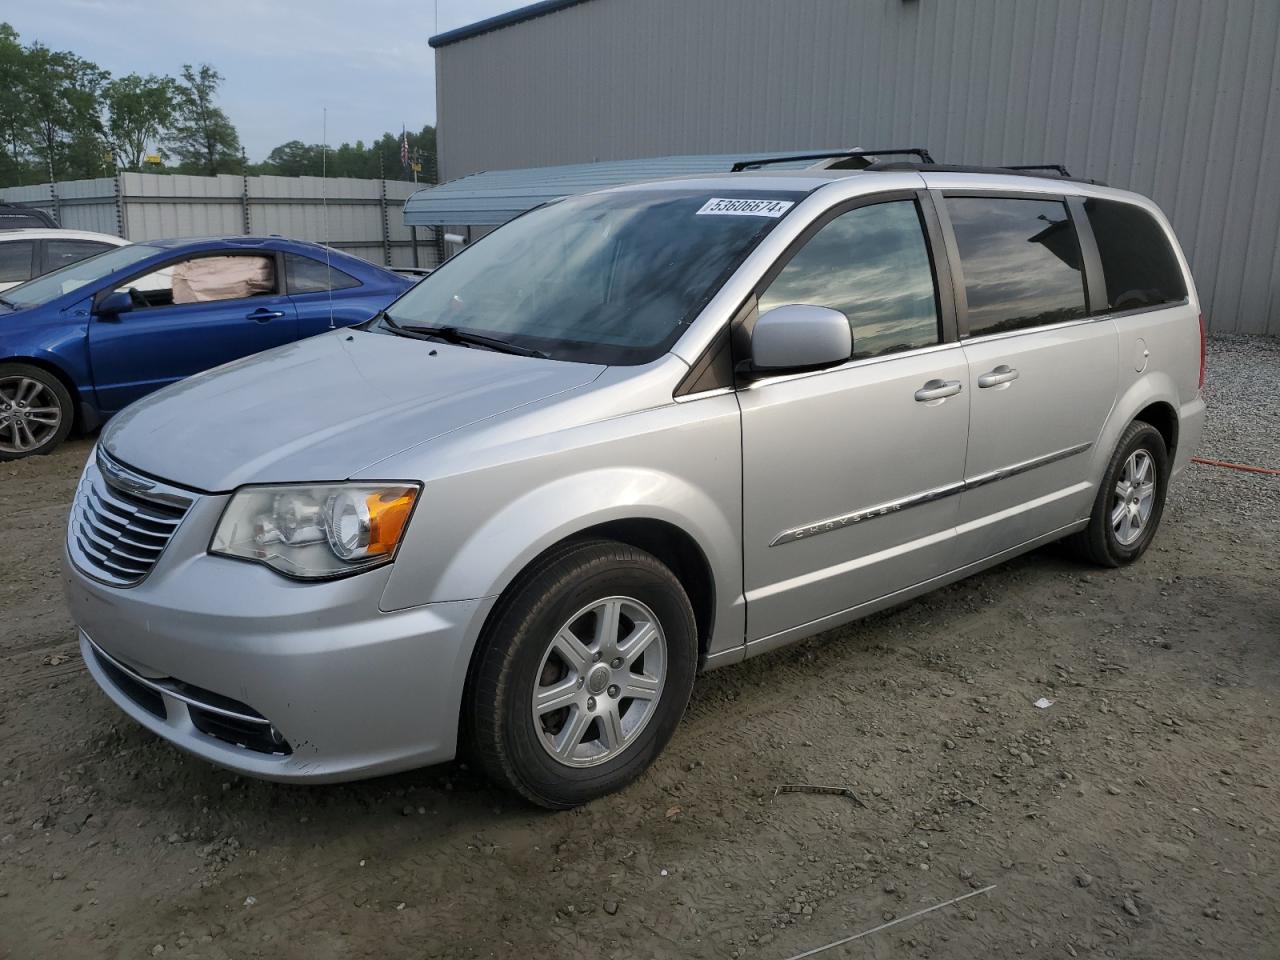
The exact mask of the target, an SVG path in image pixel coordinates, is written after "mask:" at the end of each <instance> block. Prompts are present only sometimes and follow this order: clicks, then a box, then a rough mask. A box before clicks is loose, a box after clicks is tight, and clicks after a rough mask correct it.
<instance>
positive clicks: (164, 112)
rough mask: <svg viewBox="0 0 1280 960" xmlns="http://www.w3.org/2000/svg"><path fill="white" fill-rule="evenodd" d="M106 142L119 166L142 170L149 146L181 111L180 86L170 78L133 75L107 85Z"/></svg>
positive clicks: (104, 93)
mask: <svg viewBox="0 0 1280 960" xmlns="http://www.w3.org/2000/svg"><path fill="white" fill-rule="evenodd" d="M103 100H104V101H105V105H106V110H107V139H108V141H109V142H110V145H111V153H112V155H113V156H114V157H115V162H116V166H117V167H119V168H120V169H122V170H140V169H141V168H142V164H143V161H144V160H145V159H146V156H147V146H148V144H154V143H156V142H158V141H159V139H160V136H161V134H162V133H164V132H165V131H166V130H168V129H169V126H170V124H172V123H173V119H174V117H175V116H176V114H177V111H178V85H177V83H175V82H174V80H173V79H172V78H170V77H157V76H155V74H150V75H148V76H145V77H143V76H139V75H138V74H136V73H130V74H128V75H127V76H123V77H118V78H117V79H115V80H112V81H111V82H110V83H108V84H107V86H106V88H105V90H104V91H103Z"/></svg>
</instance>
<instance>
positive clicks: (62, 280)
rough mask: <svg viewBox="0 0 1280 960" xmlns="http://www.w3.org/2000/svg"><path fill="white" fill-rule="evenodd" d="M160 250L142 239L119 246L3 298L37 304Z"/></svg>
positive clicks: (21, 304) (21, 286)
mask: <svg viewBox="0 0 1280 960" xmlns="http://www.w3.org/2000/svg"><path fill="white" fill-rule="evenodd" d="M159 252H160V248H159V247H148V246H147V245H146V244H141V243H138V244H131V245H129V246H127V247H116V248H115V249H114V250H108V251H107V252H106V253H100V254H98V255H97V256H96V257H90V258H89V259H88V260H81V261H80V262H79V263H73V264H71V265H70V266H67V267H63V268H62V269H61V270H55V271H53V273H46V274H45V275H44V276H43V277H36V279H34V280H29V281H27V282H26V283H23V284H19V285H18V286H16V287H13V288H11V289H9V290H6V291H5V292H4V299H5V300H6V301H7V302H8V303H11V304H13V305H14V306H15V307H36V306H39V305H40V304H42V303H48V302H49V301H50V300H56V299H57V298H58V297H61V296H63V295H64V294H67V293H71V292H72V291H74V290H79V289H80V288H81V287H84V286H87V285H89V284H91V283H93V282H94V281H95V280H100V279H102V278H103V277H105V276H107V275H108V274H112V273H115V272H116V271H117V270H121V269H123V268H125V267H127V266H129V265H131V264H134V263H137V262H138V261H139V260H145V259H146V258H147V257H150V256H154V255H155V254H157V253H159Z"/></svg>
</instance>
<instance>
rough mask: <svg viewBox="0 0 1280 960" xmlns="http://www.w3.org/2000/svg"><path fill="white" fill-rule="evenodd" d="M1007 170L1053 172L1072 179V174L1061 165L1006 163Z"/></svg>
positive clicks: (1004, 165)
mask: <svg viewBox="0 0 1280 960" xmlns="http://www.w3.org/2000/svg"><path fill="white" fill-rule="evenodd" d="M1001 166H1002V167H1003V168H1004V169H1005V170H1053V171H1055V172H1056V173H1058V174H1059V175H1060V176H1062V177H1065V178H1066V179H1068V180H1070V179H1071V172H1070V171H1069V170H1067V168H1066V167H1064V166H1063V165H1062V164H1060V163H1005V164H1001Z"/></svg>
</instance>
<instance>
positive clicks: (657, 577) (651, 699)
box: [464, 540, 698, 809]
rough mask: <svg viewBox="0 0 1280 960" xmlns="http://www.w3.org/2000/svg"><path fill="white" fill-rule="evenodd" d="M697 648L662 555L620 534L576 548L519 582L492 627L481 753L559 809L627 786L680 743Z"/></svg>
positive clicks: (473, 702)
mask: <svg viewBox="0 0 1280 960" xmlns="http://www.w3.org/2000/svg"><path fill="white" fill-rule="evenodd" d="M615 609H616V615H613V614H612V613H611V611H614V610H615ZM611 616H612V617H613V619H612V620H611V619H610V617H611ZM614 622H616V623H617V628H616V629H612V630H611V629H610V625H611V624H612V623H614ZM651 627H656V629H651ZM566 631H567V632H568V633H569V634H571V635H572V636H570V637H569V638H567V639H566V638H565V637H564V635H565V633H566ZM610 634H611V635H612V636H613V637H614V638H615V641H610V640H609V639H608V637H609V635H610ZM602 635H604V637H605V639H604V641H603V642H602V641H601V636H602ZM575 640H576V641H577V643H575V642H574V641H575ZM637 644H638V645H639V646H640V647H642V648H643V652H642V653H636V652H635V651H636V646H637ZM697 655H698V634H697V626H696V623H695V621H694V616H693V608H692V606H691V605H690V603H689V598H688V596H687V595H686V594H685V592H684V588H683V587H682V586H681V585H680V581H679V580H677V579H676V577H675V575H674V574H673V573H672V572H671V571H670V570H669V569H668V568H667V567H666V566H664V565H663V564H662V563H661V562H660V561H659V560H658V559H657V558H656V557H654V556H652V555H651V554H648V553H646V552H645V551H643V550H639V549H636V548H635V547H630V546H627V545H625V544H621V543H617V542H614V541H611V540H592V541H584V542H580V543H573V544H567V545H566V546H565V547H563V548H561V549H559V550H556V551H552V552H551V553H549V554H548V555H546V556H545V557H543V558H542V559H541V560H539V561H538V562H536V563H535V564H533V565H532V566H531V567H530V569H529V570H527V571H525V573H524V574H522V575H521V576H520V577H519V578H518V579H517V581H516V582H515V583H514V584H513V585H512V588H511V590H510V592H509V594H508V596H507V597H506V598H504V600H503V602H502V605H501V606H500V607H499V609H498V610H497V611H496V612H495V617H494V619H493V621H491V623H490V625H489V627H488V628H487V629H486V633H485V637H484V639H483V640H482V647H481V650H480V651H479V652H478V654H477V656H478V660H477V661H476V664H475V665H474V668H473V673H472V679H471V682H470V684H469V685H468V686H469V689H468V694H467V698H466V702H465V706H464V713H465V717H464V722H465V725H466V729H467V730H468V734H469V739H470V741H471V743H470V746H471V753H472V755H473V757H474V759H476V760H477V761H478V762H479V764H480V766H481V767H482V768H483V770H484V771H485V773H486V774H488V776H489V777H490V778H491V779H492V780H494V781H495V782H497V783H499V784H501V785H504V786H506V787H508V788H510V789H511V790H514V791H516V792H517V793H519V794H521V795H522V796H524V797H525V798H526V799H528V800H530V801H531V802H533V803H535V804H537V805H539V806H542V807H547V808H549V809H567V808H569V807H575V806H578V805H579V804H583V803H586V802H587V801H589V800H592V799H595V798H596V797H600V796H603V795H604V794H607V793H611V792H613V791H615V790H618V789H620V788H621V787H624V786H626V785H627V784H628V783H630V782H631V781H633V780H635V779H636V778H637V777H638V776H640V774H641V773H643V772H644V770H645V769H646V768H647V767H648V766H649V764H651V763H652V762H653V760H654V759H655V758H656V757H657V756H658V754H659V753H661V752H662V749H663V748H664V747H665V746H666V744H667V742H668V741H669V740H670V739H671V735H672V734H673V733H674V732H675V728H676V725H677V724H678V723H679V722H680V717H681V715H682V714H683V713H684V709H685V706H686V704H687V703H688V701H689V693H690V691H691V690H692V689H693V678H694V674H695V672H696V669H697ZM632 657H634V660H632V659H630V658H632ZM655 679H657V680H658V682H657V683H656V684H655V682H654V681H655ZM537 691H541V692H542V694H543V698H544V700H545V701H547V702H545V703H543V704H542V705H541V707H540V709H541V710H542V711H543V712H541V713H535V706H534V700H535V693H536V692H537ZM628 691H631V692H635V693H637V694H638V695H637V696H635V697H628V696H626V693H627V692H628ZM559 703H563V704H564V705H562V706H555V705H556V704H559ZM633 711H635V712H633ZM553 754H556V755H553Z"/></svg>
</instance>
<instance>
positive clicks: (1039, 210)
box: [947, 197, 1086, 337]
mask: <svg viewBox="0 0 1280 960" xmlns="http://www.w3.org/2000/svg"><path fill="white" fill-rule="evenodd" d="M947 212H948V213H949V214H950V216H951V224H952V226H953V227H954V228H955V234H956V245H957V246H958V247H959V248H960V268H961V271H962V272H963V274H964V289H965V295H966V298H967V299H968V303H969V336H971V337H977V336H982V335H983V334H988V333H1000V332H1002V331H1005V330H1021V329H1024V328H1027V327H1038V326H1043V325H1045V324H1050V323H1061V322H1063V321H1065V320H1078V319H1080V318H1081V317H1084V316H1085V315H1086V310H1085V300H1084V271H1083V270H1082V269H1081V261H1080V244H1079V241H1078V240H1077V238H1076V231H1075V227H1074V226H1073V225H1072V223H1071V217H1070V216H1069V215H1068V214H1067V206H1066V204H1065V203H1063V202H1062V201H1061V200H1047V199H1046V200H1042V199H1021V198H1018V199H1010V198H1005V197H948V198H947Z"/></svg>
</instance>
